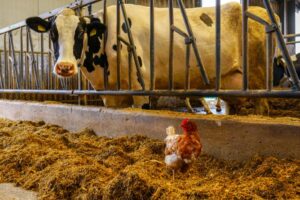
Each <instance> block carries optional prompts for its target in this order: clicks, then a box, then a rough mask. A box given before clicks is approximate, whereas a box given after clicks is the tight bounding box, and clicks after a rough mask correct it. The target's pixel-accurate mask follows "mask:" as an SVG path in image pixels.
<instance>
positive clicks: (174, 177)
mask: <svg viewBox="0 0 300 200" xmlns="http://www.w3.org/2000/svg"><path fill="white" fill-rule="evenodd" d="M172 172H173V181H174V180H175V170H174V169H173V170H172Z"/></svg>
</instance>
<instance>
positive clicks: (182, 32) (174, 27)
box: [171, 25, 189, 38]
mask: <svg viewBox="0 0 300 200" xmlns="http://www.w3.org/2000/svg"><path fill="white" fill-rule="evenodd" d="M171 29H172V30H173V31H175V32H176V33H178V34H179V35H181V36H182V37H184V38H188V37H189V36H188V34H187V33H185V32H184V31H183V30H181V29H180V28H178V27H176V26H175V25H172V26H171Z"/></svg>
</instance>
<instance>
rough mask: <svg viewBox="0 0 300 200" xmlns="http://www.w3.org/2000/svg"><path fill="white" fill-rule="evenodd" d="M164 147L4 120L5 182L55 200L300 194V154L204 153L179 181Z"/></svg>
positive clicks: (1, 164)
mask: <svg viewBox="0 0 300 200" xmlns="http://www.w3.org/2000/svg"><path fill="white" fill-rule="evenodd" d="M287 145H288V144H287ZM163 150H164V144H163V142H161V141H160V140H155V139H150V138H148V137H145V136H138V135H136V136H131V137H118V138H107V137H97V136H96V135H95V134H94V133H93V132H92V131H90V130H84V131H81V132H78V133H75V134H71V133H69V132H68V131H67V130H65V129H63V128H61V127H59V126H55V125H48V124H45V123H44V122H42V121H41V122H36V123H34V122H22V121H20V122H13V121H9V120H0V182H1V183H4V182H10V183H15V184H16V185H17V186H21V187H22V188H25V189H28V190H32V191H36V192H37V193H38V197H39V199H47V200H51V199H53V200H54V199H55V200H56V199H125V200H126V199H128V200H129V199H205V198H211V199H252V198H254V199H261V198H266V199H299V198H300V161H299V160H293V159H277V158H275V157H259V156H255V157H253V158H252V159H249V160H247V161H245V162H244V163H236V162H226V161H222V160H218V159H216V158H214V157H212V156H209V155H204V154H203V155H201V157H200V159H199V160H197V162H195V163H194V164H193V165H192V166H191V167H190V169H189V170H188V171H187V172H186V173H181V172H177V173H176V174H175V180H172V173H171V172H170V171H169V170H167V169H166V167H165V165H164V163H163V159H164V154H163Z"/></svg>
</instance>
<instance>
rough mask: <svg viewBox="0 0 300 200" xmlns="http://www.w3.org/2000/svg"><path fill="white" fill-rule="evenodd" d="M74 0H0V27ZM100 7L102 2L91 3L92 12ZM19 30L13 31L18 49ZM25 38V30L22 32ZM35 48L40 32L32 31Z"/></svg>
mask: <svg viewBox="0 0 300 200" xmlns="http://www.w3.org/2000/svg"><path fill="white" fill-rule="evenodd" d="M72 2H75V0H0V5H1V6H0V28H3V27H6V26H9V25H12V24H15V23H18V22H20V21H23V20H25V19H26V18H27V17H31V16H37V15H39V14H43V13H46V12H49V11H51V10H54V9H56V8H60V7H62V6H65V5H68V4H70V3H72ZM114 3H115V0H110V1H108V5H110V4H114ZM101 8H102V2H99V3H96V4H93V12H95V11H98V10H99V9H101ZM19 35H20V32H19V31H13V36H14V44H15V49H16V50H19V48H20V45H19V43H20V42H19V37H20V36H19ZM23 35H24V38H25V32H23ZM32 37H33V40H34V41H35V42H34V45H33V46H34V48H35V50H37V51H38V50H39V49H40V45H39V40H40V34H36V33H34V32H32ZM47 39H48V38H47V37H44V40H45V49H47V46H48V45H47V44H48V43H47ZM2 41H3V35H2V36H0V49H3V42H2Z"/></svg>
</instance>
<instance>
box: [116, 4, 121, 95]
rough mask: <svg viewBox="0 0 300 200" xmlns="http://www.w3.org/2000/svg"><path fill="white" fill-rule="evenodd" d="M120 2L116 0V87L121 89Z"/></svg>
mask: <svg viewBox="0 0 300 200" xmlns="http://www.w3.org/2000/svg"><path fill="white" fill-rule="evenodd" d="M120 6H121V5H120V2H119V1H117V23H116V25H117V89H118V90H120V89H121V77H120V73H121V72H120V71H121V69H120V67H121V40H120V39H119V37H121V24H120V23H121V13H120V12H121V8H120Z"/></svg>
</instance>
